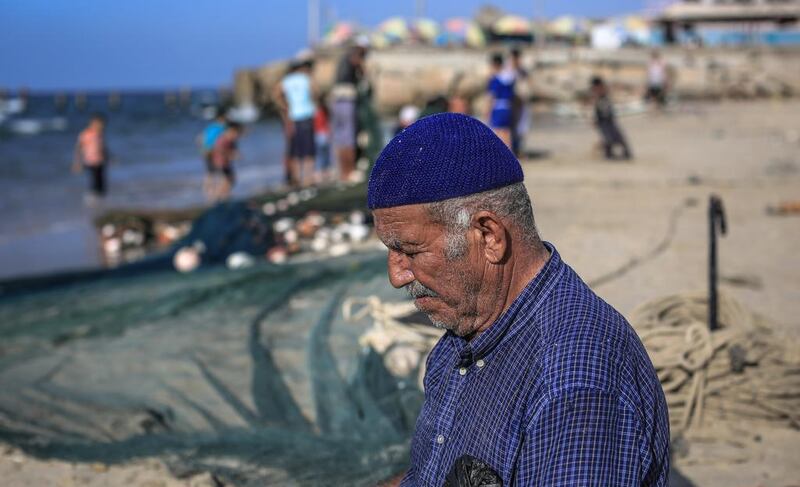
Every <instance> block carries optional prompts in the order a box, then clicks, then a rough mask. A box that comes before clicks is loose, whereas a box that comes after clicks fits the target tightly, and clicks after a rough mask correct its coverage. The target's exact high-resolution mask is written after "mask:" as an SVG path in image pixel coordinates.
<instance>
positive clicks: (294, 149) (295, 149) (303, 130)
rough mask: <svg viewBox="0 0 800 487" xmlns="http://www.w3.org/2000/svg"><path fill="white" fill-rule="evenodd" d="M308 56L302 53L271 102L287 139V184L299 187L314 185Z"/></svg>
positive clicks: (312, 119)
mask: <svg viewBox="0 0 800 487" xmlns="http://www.w3.org/2000/svg"><path fill="white" fill-rule="evenodd" d="M312 65H313V63H312V61H311V58H310V54H306V53H302V54H301V55H300V56H298V58H297V59H296V60H295V61H294V62H293V63H292V66H291V68H290V70H289V73H288V74H287V75H286V76H285V77H284V78H283V79H282V80H281V82H280V83H279V84H278V86H277V88H276V93H275V101H276V103H277V104H278V109H279V112H280V114H281V118H282V119H283V124H284V127H285V131H286V134H287V136H288V138H289V168H290V171H291V174H292V177H291V180H292V181H293V182H294V183H296V184H300V185H302V186H309V185H311V184H313V183H314V157H315V156H316V148H315V143H314V113H315V112H316V110H317V108H316V106H315V105H314V87H313V84H312V82H311V67H312Z"/></svg>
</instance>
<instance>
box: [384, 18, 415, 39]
mask: <svg viewBox="0 0 800 487" xmlns="http://www.w3.org/2000/svg"><path fill="white" fill-rule="evenodd" d="M378 32H380V33H381V34H383V35H385V36H386V37H387V38H388V39H389V40H391V41H392V42H400V41H404V40H406V39H408V34H409V28H408V23H407V22H406V21H405V19H403V18H402V17H392V18H390V19H386V20H384V21H383V22H381V24H380V25H379V26H378Z"/></svg>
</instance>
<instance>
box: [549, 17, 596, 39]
mask: <svg viewBox="0 0 800 487" xmlns="http://www.w3.org/2000/svg"><path fill="white" fill-rule="evenodd" d="M547 32H548V34H550V35H553V36H558V37H575V36H579V35H583V34H586V33H587V32H589V26H588V23H587V22H586V21H585V20H582V19H577V18H575V17H572V16H569V15H565V16H562V17H558V18H557V19H555V20H553V21H552V22H550V23H549V24H548V25H547Z"/></svg>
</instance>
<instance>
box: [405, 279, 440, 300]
mask: <svg viewBox="0 0 800 487" xmlns="http://www.w3.org/2000/svg"><path fill="white" fill-rule="evenodd" d="M406 292H407V293H408V295H409V296H411V297H412V298H414V299H417V298H438V297H439V294H438V293H437V292H436V291H434V290H433V289H430V288H428V287H426V286H425V285H423V284H421V283H420V282H419V281H414V282H411V283H409V284H406Z"/></svg>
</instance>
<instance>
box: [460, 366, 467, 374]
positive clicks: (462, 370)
mask: <svg viewBox="0 0 800 487" xmlns="http://www.w3.org/2000/svg"><path fill="white" fill-rule="evenodd" d="M458 373H459V374H460V375H467V369H465V368H464V367H461V368H460V369H458Z"/></svg>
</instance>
